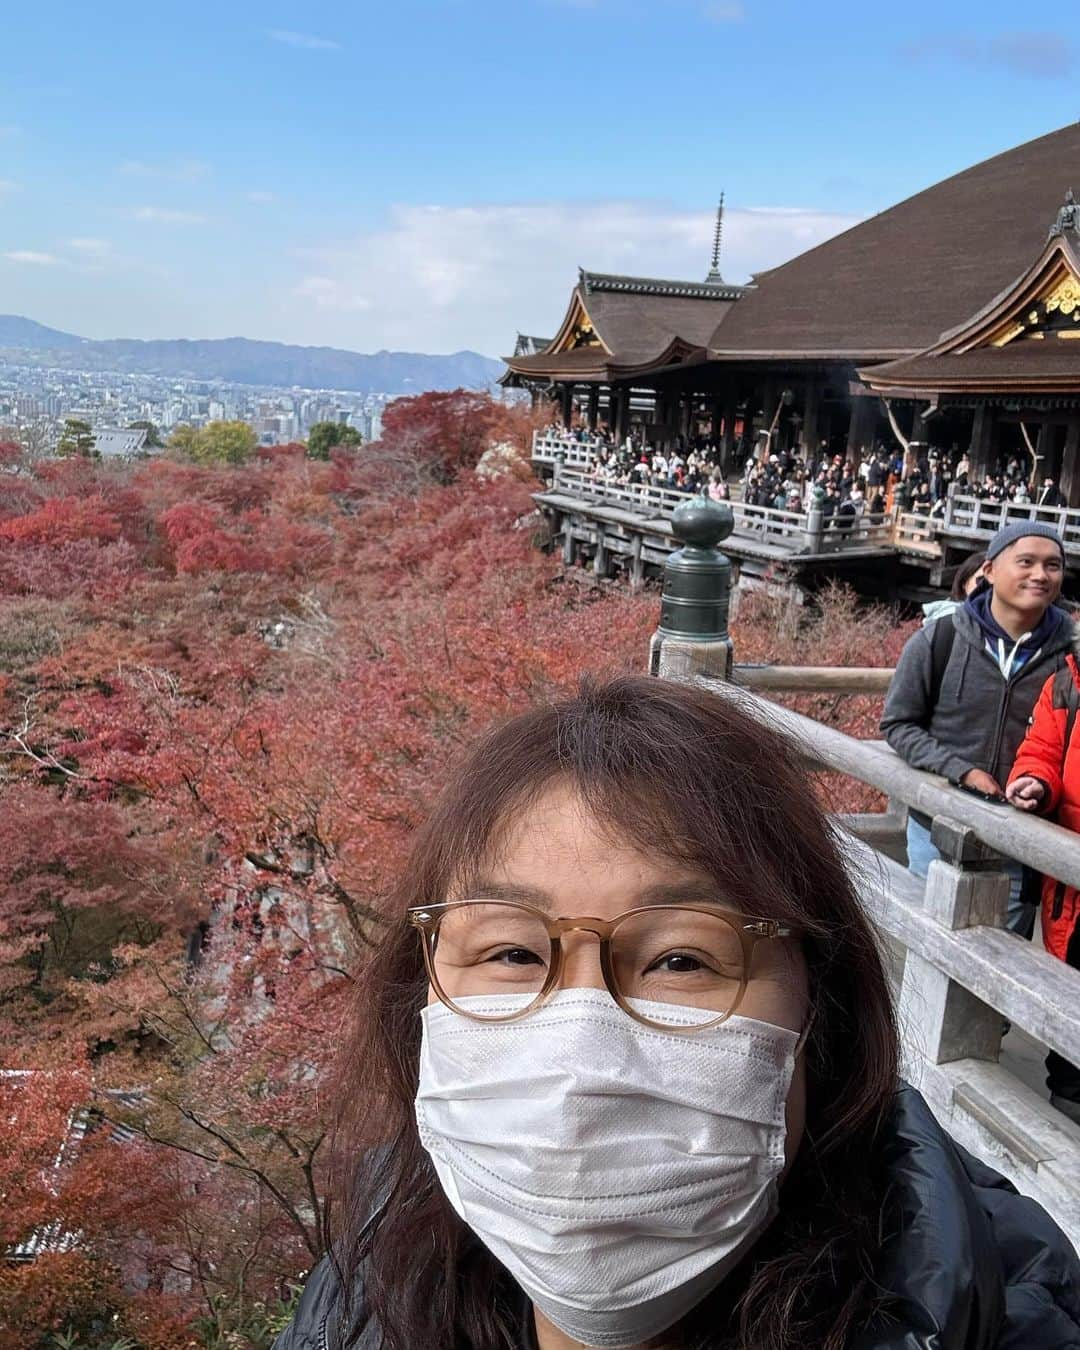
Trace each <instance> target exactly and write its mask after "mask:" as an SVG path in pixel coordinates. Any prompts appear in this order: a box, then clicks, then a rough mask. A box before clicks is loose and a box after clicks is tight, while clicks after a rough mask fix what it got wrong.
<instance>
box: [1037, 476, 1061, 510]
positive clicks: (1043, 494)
mask: <svg viewBox="0 0 1080 1350" xmlns="http://www.w3.org/2000/svg"><path fill="white" fill-rule="evenodd" d="M1035 505H1036V506H1064V505H1065V497H1064V494H1063V493H1062V492H1061V489H1060V488H1059V487H1058V485H1057V484H1056V483H1055V482H1054V480H1053V479H1052V478H1044V479H1043V485H1042V487H1041V488H1040V489H1039V499H1038V501H1037V502H1036V503H1035Z"/></svg>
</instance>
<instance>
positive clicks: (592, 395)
mask: <svg viewBox="0 0 1080 1350" xmlns="http://www.w3.org/2000/svg"><path fill="white" fill-rule="evenodd" d="M599 414H600V386H599V385H598V384H590V385H589V401H588V403H587V404H586V407H585V424H586V426H587V427H588V428H589V430H590V431H595V430H596V423H597V420H598V418H599Z"/></svg>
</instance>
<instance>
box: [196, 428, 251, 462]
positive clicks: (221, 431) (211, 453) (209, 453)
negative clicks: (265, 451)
mask: <svg viewBox="0 0 1080 1350" xmlns="http://www.w3.org/2000/svg"><path fill="white" fill-rule="evenodd" d="M258 443H259V438H258V436H256V435H255V432H254V430H253V429H252V428H251V427H250V426H248V424H247V423H246V422H210V423H208V424H207V425H206V426H205V427H203V428H202V430H201V431H200V432H199V434H198V436H197V437H196V438H195V447H194V449H193V450H192V452H191V453H192V457H193V458H194V459H196V460H197V461H198V462H199V463H200V464H245V463H246V462H247V461H248V460H249V459H250V458H251V453H252V451H253V450H254V449H255V447H256V445H258Z"/></svg>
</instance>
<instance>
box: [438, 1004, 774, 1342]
mask: <svg viewBox="0 0 1080 1350" xmlns="http://www.w3.org/2000/svg"><path fill="white" fill-rule="evenodd" d="M530 998H531V995H518V994H505V995H501V996H499V997H497V998H485V997H475V998H470V999H463V1000H462V1004H463V1005H464V1006H466V1007H468V1009H469V1010H470V1011H475V1012H482V1011H485V1010H486V1011H492V1010H494V1008H495V1007H498V1009H499V1010H500V1011H505V1010H508V1009H512V1008H515V1007H517V1008H520V1007H523V1006H525V1004H526V1003H527V1002H528V1001H529V999H530ZM635 1007H639V1008H640V1010H641V1011H642V1012H643V1013H645V1014H646V1015H647V1016H649V1017H652V1018H654V1019H655V1020H658V1021H666V1022H670V1023H674V1024H678V1023H680V1022H681V1023H683V1024H686V1023H687V1022H688V1020H689V1019H688V1018H687V1009H685V1008H679V1007H677V1006H676V1005H673V1004H666V1003H644V1002H641V1003H635ZM423 1020H424V1030H423V1041H422V1045H421V1052H420V1083H419V1088H418V1092H417V1097H416V1118H417V1122H418V1124H419V1128H420V1140H421V1142H422V1143H423V1145H424V1147H425V1148H426V1149H427V1151H428V1152H429V1153H430V1155H431V1158H432V1161H433V1163H434V1165H435V1170H436V1172H437V1173H438V1176H439V1180H440V1182H441V1183H442V1187H443V1190H444V1191H445V1192H446V1195H447V1198H448V1199H449V1201H450V1203H451V1204H452V1205H453V1207H454V1209H455V1210H456V1211H457V1213H458V1214H459V1215H460V1216H461V1218H462V1219H463V1220H464V1221H465V1222H466V1223H467V1224H468V1225H469V1227H470V1228H471V1229H472V1230H473V1231H474V1232H475V1233H476V1234H477V1236H478V1237H480V1238H481V1240H482V1241H483V1242H484V1244H485V1245H486V1246H487V1247H488V1248H489V1250H490V1251H491V1252H492V1254H493V1255H494V1256H495V1257H496V1258H497V1260H498V1261H499V1262H500V1263H501V1264H502V1265H503V1266H504V1267H505V1268H506V1269H507V1270H508V1271H509V1272H510V1274H511V1275H512V1276H513V1277H514V1279H515V1280H517V1282H518V1284H520V1285H521V1287H522V1289H524V1291H525V1293H526V1294H527V1295H528V1296H529V1298H530V1299H531V1300H532V1301H533V1303H534V1304H535V1305H536V1306H537V1307H538V1308H539V1309H540V1310H541V1311H542V1312H543V1313H544V1314H545V1315H546V1316H547V1317H548V1318H549V1320H550V1321H551V1322H553V1323H554V1324H555V1326H557V1327H559V1328H560V1329H561V1330H562V1331H564V1332H566V1334H567V1335H569V1336H572V1337H574V1338H575V1339H576V1340H578V1341H581V1342H583V1343H584V1344H585V1345H591V1346H608V1347H616V1346H628V1345H634V1344H636V1343H637V1342H639V1341H642V1340H647V1339H648V1338H649V1337H650V1336H655V1335H657V1334H658V1333H659V1332H661V1331H664V1330H666V1328H668V1327H670V1326H671V1325H672V1324H673V1323H675V1322H677V1321H678V1320H679V1318H680V1317H682V1316H684V1315H685V1314H686V1313H687V1312H688V1311H689V1310H690V1309H691V1308H693V1307H694V1306H695V1305H696V1304H697V1303H699V1302H700V1301H701V1300H702V1298H704V1297H705V1295H706V1294H707V1293H709V1292H710V1290H711V1289H712V1288H713V1287H714V1286H715V1285H716V1284H717V1283H719V1281H720V1280H721V1279H722V1278H723V1277H724V1275H726V1274H727V1272H728V1271H729V1270H731V1269H732V1267H733V1266H734V1265H735V1264H736V1263H737V1262H738V1261H739V1259H740V1258H741V1257H742V1256H743V1255H744V1254H745V1252H746V1251H747V1250H748V1249H749V1248H750V1246H751V1245H752V1244H753V1242H754V1240H755V1239H756V1238H757V1237H758V1236H759V1235H760V1233H761V1232H762V1230H763V1229H764V1228H765V1226H766V1225H767V1224H768V1223H769V1221H770V1220H771V1219H772V1217H773V1215H774V1214H775V1212H776V1187H777V1180H778V1178H779V1176H780V1173H781V1171H782V1170H783V1167H784V1135H785V1114H784V1113H785V1106H786V1103H787V1096H788V1089H789V1087H790V1084H791V1076H792V1072H793V1069H794V1063H795V1051H796V1046H797V1044H798V1040H799V1037H798V1036H797V1034H796V1033H795V1032H793V1031H786V1030H785V1029H784V1028H782V1027H775V1026H772V1025H770V1024H768V1023H766V1022H757V1021H753V1020H752V1019H750V1018H745V1017H731V1018H729V1019H728V1021H726V1022H723V1023H721V1024H720V1025H719V1026H716V1027H711V1028H708V1029H706V1030H702V1031H695V1032H692V1033H687V1032H681V1033H679V1032H670V1033H668V1032H664V1031H661V1030H658V1029H654V1028H652V1027H647V1026H644V1025H643V1024H642V1023H640V1022H636V1021H635V1020H634V1019H633V1018H632V1017H629V1016H627V1014H626V1013H625V1012H623V1011H622V1009H621V1008H619V1007H618V1006H617V1005H616V1004H615V1003H614V1002H613V1000H612V999H611V996H610V995H609V994H608V993H607V992H606V991H605V990H602V989H565V990H560V991H558V992H557V993H556V994H554V995H553V997H552V998H551V999H549V1000H548V1002H547V1003H546V1004H545V1005H544V1006H543V1007H541V1008H540V1009H539V1010H538V1011H537V1012H535V1013H531V1014H530V1015H529V1016H528V1017H526V1018H524V1019H522V1020H521V1021H520V1022H473V1021H470V1020H469V1019H467V1018H464V1017H461V1016H459V1015H458V1014H457V1013H455V1012H453V1011H451V1010H450V1009H449V1008H446V1007H444V1006H443V1005H442V1004H439V1003H434V1004H431V1005H430V1006H429V1007H427V1008H425V1009H424V1013H423Z"/></svg>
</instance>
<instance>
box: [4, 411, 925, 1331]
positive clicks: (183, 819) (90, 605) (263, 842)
mask: <svg viewBox="0 0 1080 1350" xmlns="http://www.w3.org/2000/svg"><path fill="white" fill-rule="evenodd" d="M529 426H530V420H529V415H527V414H525V413H524V412H522V411H521V410H517V411H515V410H514V409H508V408H506V407H504V406H503V405H499V404H494V403H493V402H492V401H491V400H485V399H483V398H482V397H480V396H472V395H469V396H468V397H467V398H463V397H460V396H458V395H452V396H451V395H447V396H443V395H425V396H422V397H421V398H418V399H414V400H403V401H402V403H401V406H399V405H393V406H392V408H391V409H390V410H388V413H387V418H386V424H385V436H384V441H383V443H382V444H381V445H378V446H374V447H365V448H364V449H362V450H360V451H357V452H338V451H335V452H334V453H333V455H332V457H331V459H330V461H329V462H312V461H310V460H305V459H304V457H303V456H302V454H300V453H298V451H297V450H296V449H295V448H293V447H280V448H277V449H276V450H274V451H272V452H267V453H265V454H261V455H260V456H259V457H258V458H257V459H256V460H255V462H253V463H251V464H248V465H245V466H238V467H229V466H216V467H207V466H197V465H192V464H187V463H183V462H178V461H172V460H169V459H162V460H157V461H151V462H149V463H144V464H141V465H137V466H128V467H120V468H117V467H115V466H111V465H102V464H93V463H86V462H82V463H73V462H66V463H63V464H46V465H42V466H38V467H36V468H35V467H32V466H28V467H27V468H25V469H22V468H21V467H20V466H18V465H16V466H15V467H16V469H17V470H18V471H17V472H11V471H8V472H0V538H2V539H3V540H4V547H3V549H0V588H2V590H0V594H2V596H3V598H2V599H0V721H2V724H3V727H4V732H5V736H4V749H5V757H4V761H3V763H4V766H5V775H4V787H3V789H2V794H0V851H2V853H3V856H4V857H5V860H6V862H7V864H8V867H7V875H6V877H5V878H4V879H0V1035H2V1036H3V1038H4V1043H5V1046H6V1050H5V1063H6V1064H7V1066H8V1067H18V1068H20V1069H23V1070H26V1071H27V1073H26V1074H23V1075H22V1076H21V1077H19V1078H14V1077H12V1078H10V1079H9V1080H8V1085H7V1087H6V1088H3V1087H0V1093H2V1092H3V1091H6V1092H7V1094H8V1096H7V1098H5V1099H4V1100H6V1101H7V1103H8V1109H3V1102H2V1101H0V1195H10V1194H11V1193H12V1191H13V1189H14V1188H15V1186H16V1185H17V1184H18V1183H19V1182H20V1179H22V1178H25V1176H26V1175H27V1174H28V1173H30V1172H33V1173H34V1175H35V1176H38V1177H41V1178H45V1180H44V1181H42V1183H41V1185H39V1186H37V1189H36V1190H32V1193H31V1194H30V1196H29V1198H28V1200H27V1202H26V1203H25V1204H24V1205H23V1207H22V1208H21V1209H17V1210H16V1209H12V1210H11V1211H10V1213H9V1214H8V1215H6V1216H5V1219H6V1221H7V1227H6V1228H5V1229H4V1240H5V1241H6V1242H7V1243H9V1244H10V1243H12V1242H19V1241H24V1240H27V1239H29V1238H30V1237H32V1236H33V1235H34V1234H39V1235H40V1234H41V1233H42V1232H43V1231H45V1230H46V1229H48V1227H49V1225H50V1224H53V1225H54V1227H55V1226H56V1225H59V1227H58V1228H56V1231H63V1232H65V1233H68V1234H74V1235H75V1242H74V1244H73V1245H69V1246H67V1247H65V1246H64V1244H62V1243H60V1244H54V1248H55V1249H54V1250H52V1251H46V1253H45V1254H44V1255H43V1256H39V1257H38V1259H37V1261H35V1262H33V1263H31V1264H30V1265H29V1266H24V1267H22V1268H20V1269H19V1270H17V1271H15V1272H14V1273H11V1272H9V1274H8V1276H7V1277H6V1278H7V1280H8V1288H9V1293H10V1297H11V1300H12V1301H11V1304H10V1306H12V1307H15V1306H18V1307H23V1308H32V1307H33V1306H34V1304H35V1302H36V1304H37V1305H38V1306H40V1307H42V1308H48V1309H50V1312H49V1318H50V1321H51V1323H53V1324H56V1322H57V1319H59V1321H60V1322H65V1319H66V1322H65V1324H66V1323H70V1324H72V1325H75V1324H80V1325H81V1324H82V1323H83V1322H86V1320H87V1319H88V1318H91V1319H92V1317H93V1316H98V1315H99V1313H100V1311H101V1310H102V1309H107V1310H110V1313H109V1315H110V1316H111V1315H112V1313H114V1312H115V1313H116V1315H117V1317H118V1319H119V1322H118V1323H117V1325H122V1326H123V1328H124V1329H125V1331H126V1332H127V1334H129V1335H131V1336H132V1337H133V1338H135V1339H136V1341H137V1343H138V1344H139V1345H142V1346H145V1347H146V1348H147V1350H173V1348H174V1346H176V1345H178V1344H179V1343H182V1342H181V1341H178V1340H177V1337H182V1336H184V1335H189V1334H190V1335H192V1336H196V1335H197V1336H199V1337H204V1338H206V1339H207V1340H210V1339H212V1337H213V1336H214V1335H223V1334H224V1332H225V1331H226V1330H228V1329H229V1328H230V1327H236V1326H238V1325H239V1324H240V1323H241V1321H243V1319H244V1318H245V1317H248V1316H250V1315H251V1312H252V1309H253V1307H254V1306H255V1304H256V1303H257V1302H260V1301H261V1302H265V1301H266V1300H268V1299H273V1298H274V1297H277V1296H280V1295H284V1294H286V1293H287V1291H288V1281H289V1279H290V1278H291V1277H292V1276H294V1275H296V1274H297V1273H298V1272H300V1271H303V1270H306V1269H308V1268H309V1267H310V1266H311V1264H312V1263H313V1262H314V1261H315V1260H317V1259H318V1258H319V1256H320V1255H321V1254H322V1252H323V1249H324V1240H325V1239H324V1222H323V1221H324V1219H325V1194H324V1181H325V1178H326V1176H327V1168H328V1156H327V1155H328V1151H329V1139H330V1126H331V1113H332V1106H333V1103H332V1101H331V1100H330V1099H329V1098H328V1091H329V1085H330V1083H331V1078H332V1070H333V1059H334V1051H335V1048H336V1044H337V1041H338V1039H339V1028H340V1026H341V1022H342V1019H343V1018H344V1017H346V1016H347V1015H348V1012H347V1010H348V999H349V995H350V990H351V986H352V978H353V975H354V974H355V971H356V970H357V969H358V968H359V966H360V965H361V964H362V962H363V960H364V959H365V956H366V954H367V952H368V951H369V950H370V947H371V944H372V942H373V941H374V940H375V939H376V938H377V936H378V933H379V930H380V927H381V924H382V913H381V902H382V896H383V894H384V893H385V889H386V886H387V883H388V880H389V879H390V877H391V876H392V875H393V873H394V871H395V869H396V867H397V866H398V865H399V860H400V858H401V857H402V855H403V851H404V849H405V846H406V844H407V841H408V836H409V834H410V832H411V831H412V830H413V828H414V827H415V825H416V823H417V822H418V821H419V820H420V819H422V817H423V815H424V813H425V811H426V810H427V808H428V804H429V803H430V801H431V800H432V795H433V793H435V792H436V791H437V790H438V787H439V784H440V783H441V781H442V780H443V778H444V776H445V774H446V771H447V767H448V765H449V763H450V762H451V761H452V759H453V757H454V755H455V754H456V752H457V751H458V749H459V748H460V747H461V746H462V745H463V744H464V743H466V742H467V741H469V740H471V739H472V738H473V737H474V736H475V735H476V734H477V733H478V732H479V731H481V730H482V729H483V728H485V727H486V726H488V725H490V723H491V722H492V721H493V720H495V719H497V718H500V717H503V716H506V715H508V714H510V713H513V712H514V711H516V710H518V709H520V708H522V707H524V706H526V705H527V704H528V703H529V702H530V701H533V700H536V699H538V698H543V697H544V696H546V695H547V694H549V693H551V692H553V691H556V690H561V689H565V688H566V687H568V686H569V685H571V684H573V683H574V682H575V681H576V680H577V678H578V677H579V676H580V675H581V674H582V673H584V672H585V671H590V672H594V673H607V672H615V671H619V670H641V669H642V668H643V667H644V664H645V660H646V652H647V645H648V637H649V634H650V632H651V630H652V629H653V627H654V626H655V622H656V615H657V598H656V596H655V594H651V593H646V594H643V595H636V596H631V595H628V594H627V593H625V592H624V591H620V590H618V589H617V588H615V587H613V586H611V585H608V584H600V583H596V582H594V581H592V580H590V579H588V578H586V577H584V576H583V575H581V574H571V575H565V574H564V573H563V572H562V570H561V568H560V566H559V563H558V561H557V559H556V558H555V557H553V556H552V555H551V554H549V553H546V552H544V551H542V549H541V548H540V547H538V544H539V543H540V542H542V540H543V537H544V534H543V529H542V522H541V521H540V520H539V519H538V517H537V516H536V514H535V512H534V509H533V502H532V500H531V496H530V491H531V490H532V489H533V487H534V486H535V485H531V484H529V483H528V482H522V481H520V480H519V478H518V477H517V476H516V475H515V474H510V475H507V476H505V477H502V478H495V479H488V478H483V477H480V476H478V475H477V474H476V473H475V472H474V471H473V467H472V466H473V465H474V464H475V463H477V462H478V460H479V458H480V455H481V454H482V453H483V450H484V449H485V448H487V447H488V446H490V445H491V444H492V442H493V441H497V440H509V441H510V442H511V443H514V444H518V445H519V446H520V445H523V444H524V443H525V439H526V437H527V434H528V430H529ZM902 636H903V634H902V633H901V632H900V631H898V630H897V629H896V626H895V624H894V622H893V619H892V617H891V616H888V615H883V614H879V613H874V612H864V611H857V610H856V609H855V607H854V605H853V602H852V601H851V600H850V598H848V597H847V596H845V595H843V594H840V593H837V594H836V595H832V596H826V597H825V599H824V603H823V606H822V608H821V610H820V611H819V613H818V615H817V617H815V618H812V619H811V618H809V617H808V616H805V615H804V616H802V619H801V622H796V621H795V619H794V617H793V616H792V614H791V613H790V611H788V610H787V609H785V608H784V607H783V606H779V605H777V603H776V602H774V601H772V600H769V599H752V600H750V601H747V602H745V603H744V605H743V609H742V612H741V614H740V616H739V620H738V623H737V624H736V626H735V641H736V646H737V651H738V654H739V656H740V657H742V658H745V659H750V660H754V659H772V660H777V659H779V660H795V661H798V662H806V663H815V662H817V663H822V664H829V663H832V664H842V663H854V664H877V663H882V662H888V661H890V660H891V659H892V658H893V657H894V656H895V654H896V651H897V650H898V648H899V643H900V641H901V640H902ZM800 706H802V707H803V708H804V709H805V710H807V711H810V712H812V713H813V714H814V715H816V716H825V717H827V718H828V719H829V720H832V721H834V722H837V723H844V722H845V721H846V722H847V724H849V725H850V726H851V727H852V729H854V730H855V731H856V732H857V734H866V735H872V734H874V731H873V721H874V716H875V714H876V709H875V707H874V705H873V703H872V702H871V701H851V702H849V703H847V704H844V705H840V704H836V705H827V704H826V703H825V702H824V701H822V700H801V701H800ZM843 804H844V805H847V806H848V807H850V806H853V805H859V804H861V802H860V800H859V799H858V798H857V797H855V796H852V795H851V794H850V793H849V796H848V798H847V800H846V801H845V802H844V803H843ZM28 1084H32V1085H33V1087H32V1091H31V1089H30V1088H28V1086H27V1085H28ZM20 1092H22V1093H24V1094H26V1095H24V1096H23V1097H21V1098H20V1097H19V1093H20ZM39 1097H41V1098H43V1101H44V1104H43V1105H42V1106H41V1107H40V1110H38V1108H37V1107H35V1106H34V1103H35V1102H37V1101H38V1098H39ZM32 1109H33V1110H36V1111H37V1117H36V1118H37V1119H38V1120H39V1121H40V1124H39V1127H38V1128H37V1130H36V1132H35V1133H34V1134H33V1136H32V1137H30V1138H28V1139H27V1140H25V1141H20V1140H18V1139H16V1138H14V1137H8V1136H9V1135H11V1133H12V1126H11V1124H10V1122H11V1121H12V1120H14V1119H16V1118H18V1119H20V1120H22V1119H25V1118H26V1115H27V1112H28V1111H31V1110H32ZM87 1109H91V1110H92V1111H93V1112H95V1115H94V1117H93V1119H94V1120H95V1121H96V1122H98V1128H97V1129H96V1130H94V1131H91V1132H90V1133H89V1134H88V1135H84V1136H81V1142H80V1144H79V1146H78V1148H77V1149H75V1150H74V1152H72V1153H70V1154H68V1155H64V1149H63V1141H64V1139H65V1138H66V1137H67V1136H66V1134H65V1131H68V1132H70V1131H69V1126H70V1121H71V1120H72V1119H74V1118H76V1117H77V1116H78V1113H79V1112H80V1111H86V1110H87ZM121 1141H126V1142H121ZM28 1149H29V1150H30V1152H29V1153H28V1152H27V1150H28ZM34 1150H36V1152H34ZM50 1150H52V1152H51V1153H50ZM61 1155H63V1156H62V1160H61V1163H60V1165H57V1166H53V1167H51V1169H50V1168H49V1167H47V1166H46V1163H47V1162H48V1160H49V1158H50V1157H52V1158H53V1159H56V1158H61ZM136 1287H137V1288H138V1290H139V1292H138V1294H136V1293H135V1292H133V1291H134V1290H135V1289H136ZM0 1297H3V1293H2V1291H0ZM30 1315H31V1314H29V1313H27V1314H26V1316H30ZM20 1316H22V1314H20ZM80 1319H81V1320H80ZM199 1319H201V1320H199ZM29 1325H30V1324H29V1323H28V1322H26V1321H25V1320H24V1321H23V1322H22V1323H20V1324H19V1326H20V1327H21V1330H20V1333H19V1334H21V1335H23V1336H24V1338H25V1339H24V1342H21V1343H20V1344H23V1343H24V1344H26V1345H28V1346H34V1345H37V1344H39V1342H38V1341H35V1340H33V1339H30V1338H29V1331H28V1330H27V1328H28V1327H29ZM185 1328H187V1330H185ZM33 1330H34V1332H35V1333H36V1332H38V1331H40V1330H41V1329H40V1328H33ZM0 1350H6V1345H5V1343H4V1342H3V1340H2V1339H0Z"/></svg>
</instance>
